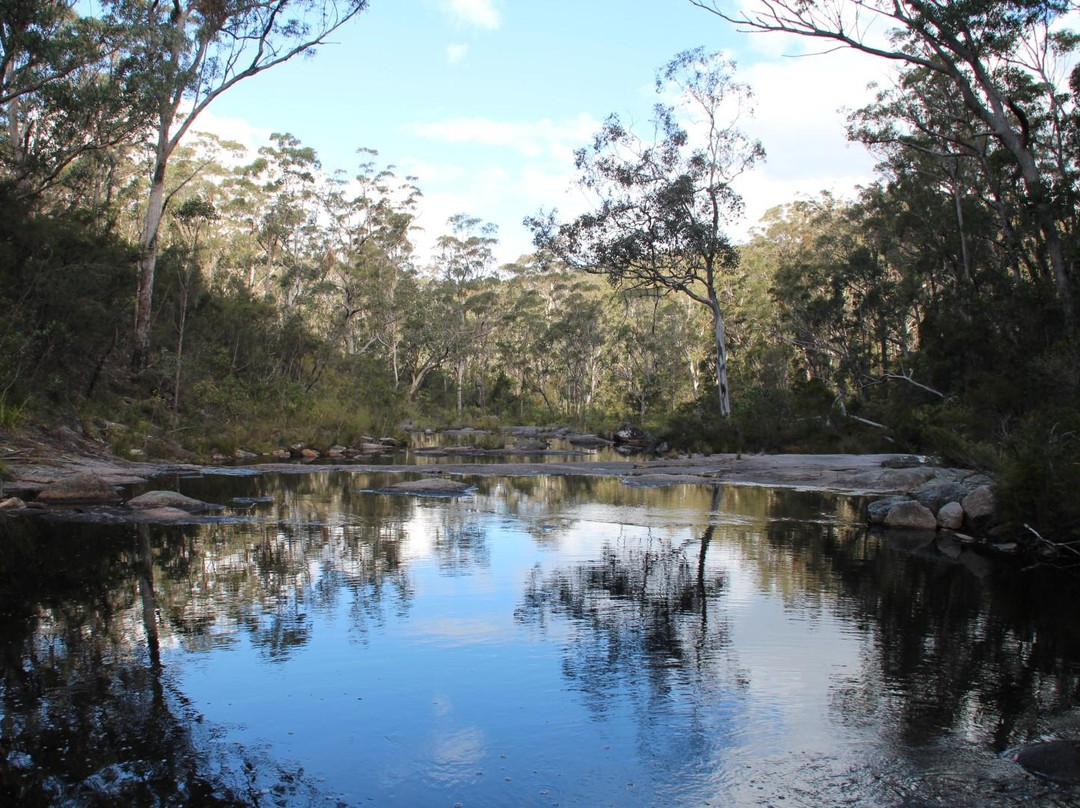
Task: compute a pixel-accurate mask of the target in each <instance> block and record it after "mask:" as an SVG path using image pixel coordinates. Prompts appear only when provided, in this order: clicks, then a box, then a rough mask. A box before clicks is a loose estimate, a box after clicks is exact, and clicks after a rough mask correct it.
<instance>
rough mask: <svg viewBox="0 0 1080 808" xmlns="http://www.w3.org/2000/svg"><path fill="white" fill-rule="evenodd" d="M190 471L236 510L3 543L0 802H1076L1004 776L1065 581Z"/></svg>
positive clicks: (33, 531)
mask: <svg viewBox="0 0 1080 808" xmlns="http://www.w3.org/2000/svg"><path fill="white" fill-rule="evenodd" d="M175 482H176V483H177V485H178V487H180V488H181V489H182V490H183V491H184V493H187V494H188V495H191V496H196V497H199V498H202V499H206V500H209V501H215V502H219V503H222V504H229V505H231V507H232V508H233V509H234V513H236V514H239V515H243V516H244V517H245V519H246V520H247V521H244V522H234V523H228V522H226V523H218V524H208V525H193V526H187V527H184V528H167V529H166V528H147V527H145V526H144V527H134V526H121V527H117V526H112V527H105V526H87V525H69V524H65V525H48V524H43V523H39V522H34V521H16V520H9V519H4V520H2V521H0V643H2V654H3V656H2V663H3V680H2V682H0V688H2V690H0V704H2V709H3V716H2V718H0V799H3V800H4V802H5V804H31V805H33V804H38V805H49V804H65V803H66V804H73V805H99V804H100V805H112V804H116V805H119V804H140V805H142V804H183V803H188V804H224V805H229V804H288V805H295V804H333V803H334V802H335V801H336V800H339V799H340V800H342V801H344V802H345V803H348V804H352V803H355V802H360V801H363V800H366V799H368V798H371V799H373V800H374V801H375V802H376V803H379V804H394V805H413V804H431V802H432V800H436V801H437V802H438V804H442V802H444V801H445V802H446V804H454V802H456V801H459V800H460V801H462V802H464V803H465V804H477V803H479V804H489V805H493V804H521V805H552V804H553V803H554V802H560V801H561V802H562V803H563V804H569V803H571V802H573V801H574V800H577V801H579V802H580V803H581V804H608V803H615V804H620V805H623V804H626V805H649V804H654V803H662V804H673V805H674V804H678V805H708V804H715V805H736V806H738V805H766V804H770V803H776V802H778V801H780V800H784V801H785V802H784V804H787V805H801V806H812V805H821V804H859V805H881V806H889V805H895V804H898V803H900V802H903V801H905V800H908V801H923V802H925V803H928V804H934V805H971V806H974V805H996V806H1018V805H1026V804H1045V805H1068V804H1070V803H1071V802H1075V801H1077V800H1080V794H1077V793H1074V792H1073V791H1072V790H1070V789H1068V788H1062V787H1058V786H1051V785H1047V784H1044V783H1043V782H1041V781H1038V780H1035V779H1034V778H1031V777H1029V776H1027V775H1025V774H1023V773H1022V772H1021V771H1020V770H1019V769H1018V767H1015V766H1012V764H1009V763H1007V762H1006V761H1002V760H1000V759H999V758H998V757H997V754H998V753H999V752H1001V751H1002V750H1004V749H1005V748H1007V747H1009V746H1011V745H1015V744H1017V743H1020V742H1025V741H1028V740H1032V739H1036V738H1039V737H1042V736H1046V735H1061V736H1068V735H1070V734H1071V735H1073V736H1076V735H1080V720H1078V717H1077V709H1076V708H1077V706H1078V704H1077V700H1078V698H1080V666H1078V665H1077V662H1078V660H1080V630H1078V629H1077V627H1076V625H1075V623H1074V622H1073V621H1071V620H1067V619H1062V616H1063V615H1068V614H1071V607H1070V597H1069V591H1070V588H1069V587H1068V586H1065V585H1062V583H1061V582H1060V581H1054V580H1050V579H1049V578H1048V577H1047V576H1046V575H1043V574H1042V573H1038V572H1036V573H1028V574H1024V575H1019V574H1016V573H1015V572H1013V571H1010V570H1007V569H1004V568H1000V567H996V566H994V565H993V564H992V563H990V562H988V561H987V560H986V559H985V558H983V557H981V556H977V555H974V554H973V551H971V550H968V549H964V548H957V547H953V546H950V547H945V546H944V545H942V546H940V547H939V546H938V545H936V544H935V543H934V541H933V539H932V538H931V539H927V538H926V537H923V538H920V539H919V540H918V541H905V540H902V539H901V540H896V539H894V538H889V537H883V536H877V535H874V534H872V533H869V532H867V530H866V529H865V528H864V527H863V526H862V524H861V518H860V512H861V511H860V505H861V503H860V502H859V501H858V500H854V499H850V498H845V497H834V496H822V495H812V494H801V493H795V492H783V491H774V490H768V489H760V488H737V487H715V488H709V487H701V486H699V487H694V486H673V487H670V488H663V489H653V490H649V489H636V488H629V487H626V486H622V485H620V484H619V482H618V480H615V479H612V478H589V477H566V478H558V477H528V478H476V479H474V480H470V482H472V483H474V484H475V485H476V492H475V494H474V495H473V496H471V497H467V498H464V499H454V500H447V499H442V500H424V499H416V498H410V497H396V496H388V495H382V494H374V493H371V489H374V488H378V487H379V486H380V485H381V484H382V482H383V480H382V479H381V477H380V475H362V476H361V475H351V474H349V473H348V472H345V471H342V472H332V473H317V474H292V475H258V476H253V477H230V476H217V477H207V478H202V479H186V480H177V481H175ZM226 665H231V666H234V667H236V672H229V673H226V672H225V668H224V667H221V668H219V667H218V666H226ZM219 670H221V671H222V672H221V673H220V674H218V673H217V672H218V671H219ZM230 670H231V669H230ZM549 671H550V674H549ZM309 672H315V676H314V678H312V675H311V673H309ZM230 677H234V679H235V681H233V680H231V679H230ZM292 677H299V678H292ZM204 680H206V681H210V682H214V685H213V686H214V687H225V688H227V687H233V688H234V692H235V693H236V694H238V697H237V699H236V704H235V705H233V706H231V707H219V706H218V705H217V704H216V703H215V699H214V698H212V697H211V696H212V694H213V692H214V691H213V690H211V691H206V690H205V689H201V688H203V687H204V686H202V685H200V684H199V683H200V682H202V681H204ZM295 682H301V683H302V689H298V685H296V684H295ZM335 688H336V689H337V690H339V691H341V692H331V691H333V690H334V689H335ZM260 690H265V691H266V692H267V694H268V695H267V698H274V699H277V700H278V703H280V704H284V702H285V701H286V700H288V699H292V698H293V697H294V696H295V697H296V701H297V703H295V704H291V705H289V707H288V708H287V709H286V708H285V707H282V709H281V712H282V713H283V715H284V714H285V713H288V715H287V720H288V722H290V723H287V724H286V723H283V722H286V717H280V718H274V717H272V716H269V717H268V716H266V715H264V714H265V712H266V708H265V706H262V705H261V704H255V705H253V706H252V707H250V708H245V707H243V706H241V704H240V701H241V699H240V698H239V695H240V694H243V693H245V692H247V691H251V692H253V693H257V692H259V691H260ZM302 691H303V692H302ZM308 691H310V692H308ZM208 692H209V693H211V696H208V695H207V693H208ZM361 697H362V698H361ZM304 698H306V699H307V700H306V701H302V699H304ZM324 700H325V701H324ZM432 705H434V706H432ZM290 709H291V710H293V712H291V713H289V712H288V710H290ZM245 710H246V711H245ZM237 721H239V722H243V724H244V727H243V731H240V730H238V729H237V728H236V727H235V726H233V722H237ZM275 721H276V722H277V723H275ZM335 722H340V723H341V726H337V725H336V724H335ZM354 724H355V725H356V726H362V727H363V728H364V731H363V733H362V734H358V735H356V737H355V738H353V735H352V733H354V732H355V730H354V729H353V725H354ZM286 725H287V726H288V727H289V728H290V729H289V732H288V733H287V734H288V736H290V737H291V738H292V739H290V740H286V738H285V737H284V736H285V733H284V732H283V731H282V730H281V729H280V727H282V726H286ZM259 727H265V728H264V729H261V730H260V729H259ZM294 730H295V732H296V735H295V736H294V735H293V731H294ZM305 732H308V734H307V735H305ZM301 737H303V738H308V739H309V740H306V741H305V740H300V739H299V738H301ZM350 738H351V739H352V740H350ZM515 753H516V754H515ZM338 758H340V761H339V760H338ZM517 759H520V760H521V761H522V762H521V763H520V764H516V763H515V760H517ZM525 761H527V762H525ZM514 765H520V769H513V766H514ZM313 768H315V769H320V770H321V771H322V772H323V775H324V776H323V777H319V778H316V777H314V776H313V775H312V774H311V772H312V769H313ZM305 769H307V773H306V774H305V771H304V770H305ZM503 769H506V776H505V777H503V776H484V777H481V776H480V774H482V773H484V772H488V773H489V774H496V773H498V772H501V771H502V770H503ZM631 786H632V788H631Z"/></svg>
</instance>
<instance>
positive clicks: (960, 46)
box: [690, 0, 1080, 321]
mask: <svg viewBox="0 0 1080 808" xmlns="http://www.w3.org/2000/svg"><path fill="white" fill-rule="evenodd" d="M690 2H691V3H692V4H693V5H695V6H698V7H700V8H703V9H705V10H707V11H710V12H711V13H713V14H715V15H717V16H718V17H720V18H722V19H724V20H727V21H728V22H731V23H733V24H735V25H736V26H737V27H738V28H740V29H741V30H744V31H751V32H778V33H784V34H794V35H796V36H801V37H806V38H809V39H812V40H814V41H823V42H825V43H832V44H836V45H838V46H841V47H848V48H853V49H855V50H858V51H862V52H864V53H867V54H870V55H873V56H877V57H880V58H882V59H886V60H889V61H891V62H894V63H896V64H898V65H901V66H903V67H905V68H908V69H921V70H924V71H926V73H928V74H932V75H935V76H938V77H940V78H941V79H942V80H943V81H944V82H946V83H947V84H948V85H949V86H951V87H952V88H953V90H954V91H955V93H956V95H957V96H958V98H959V99H960V100H961V101H962V103H963V105H964V106H965V107H966V108H967V110H968V111H969V112H970V114H971V115H972V116H973V117H974V118H975V119H976V120H977V121H979V123H980V125H981V129H982V131H983V132H984V133H985V135H986V136H989V137H992V138H994V139H995V140H996V141H997V142H998V144H1000V146H1001V151H1000V153H1001V155H1002V157H1003V158H1004V159H1006V160H1008V161H1009V163H1010V164H1011V165H1012V166H1013V167H1014V169H1015V171H1016V172H1017V175H1018V177H1019V182H1020V185H1021V187H1022V189H1023V196H1024V202H1025V204H1026V206H1027V207H1028V208H1029V210H1030V212H1031V216H1032V218H1033V220H1034V221H1035V223H1036V224H1037V227H1038V231H1039V236H1040V245H1039V247H1040V249H1039V253H1040V254H1041V255H1045V259H1042V258H1041V257H1040V260H1045V261H1046V263H1047V264H1048V271H1049V273H1050V274H1051V276H1052V278H1053V282H1054V286H1055V289H1056V294H1057V298H1058V301H1059V304H1060V305H1061V307H1062V310H1063V311H1064V312H1065V314H1066V317H1067V318H1068V319H1069V320H1070V321H1071V320H1072V313H1073V307H1074V306H1073V294H1074V290H1073V283H1072V279H1071V274H1072V271H1071V269H1072V264H1073V263H1074V262H1075V260H1076V256H1075V254H1074V250H1075V248H1074V247H1071V245H1070V244H1069V242H1070V235H1071V234H1070V233H1068V232H1067V231H1066V227H1067V226H1068V225H1067V224H1066V221H1067V220H1069V219H1070V218H1071V216H1070V210H1069V203H1070V200H1072V201H1075V183H1076V154H1075V149H1073V150H1072V151H1071V153H1070V152H1066V151H1062V150H1057V149H1055V148H1054V146H1055V143H1054V139H1050V140H1047V139H1046V138H1044V137H1040V135H1039V132H1038V125H1037V120H1038V119H1039V118H1041V117H1045V116H1047V115H1049V116H1050V117H1051V118H1052V120H1053V121H1054V122H1055V124H1056V123H1058V122H1060V123H1062V124H1067V123H1068V122H1069V121H1072V122H1073V123H1072V126H1075V111H1076V100H1077V99H1076V95H1075V92H1074V93H1073V94H1072V95H1071V96H1070V95H1069V94H1067V93H1062V92H1061V90H1062V89H1063V88H1062V87H1060V86H1059V84H1060V82H1059V81H1058V80H1057V79H1056V75H1055V70H1056V69H1059V68H1060V65H1061V64H1062V59H1063V58H1065V59H1067V58H1068V56H1069V54H1070V52H1072V51H1074V50H1075V49H1076V47H1077V44H1078V42H1080V40H1078V39H1077V37H1076V36H1075V35H1074V34H1073V33H1072V32H1069V31H1066V30H1059V28H1058V26H1059V23H1060V21H1061V19H1062V18H1063V17H1064V16H1065V15H1066V14H1067V13H1068V12H1070V11H1072V10H1075V9H1076V3H1075V2H1069V0H1004V1H1003V0H963V1H962V2H947V1H946V0H896V1H895V2H894V0H825V2H805V1H804V0H756V2H754V3H751V4H749V5H745V6H741V7H740V9H739V10H738V11H735V10H732V11H728V10H725V8H724V7H722V5H721V4H720V3H719V2H716V1H715V0H690ZM882 26H884V27H885V28H887V29H888V31H889V36H888V38H882V37H881V36H880V31H881V27H882ZM1055 63H1056V64H1057V65H1058V68H1055ZM1076 79H1077V76H1076V74H1075V72H1074V74H1073V81H1074V83H1076ZM1059 129H1060V127H1059ZM1055 137H1057V138H1058V140H1057V142H1059V143H1062V142H1065V140H1067V139H1068V138H1067V137H1063V136H1061V135H1056V136H1055ZM1055 151H1056V152H1057V154H1058V155H1060V157H1061V158H1062V159H1064V160H1065V163H1066V164H1064V165H1063V164H1062V163H1061V162H1060V161H1056V160H1055V159H1052V158H1053V157H1054V156H1055V154H1054V153H1055ZM1048 158H1050V159H1048ZM1066 186H1069V187H1066ZM1073 207H1075V205H1073Z"/></svg>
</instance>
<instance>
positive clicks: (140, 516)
mask: <svg viewBox="0 0 1080 808" xmlns="http://www.w3.org/2000/svg"><path fill="white" fill-rule="evenodd" d="M193 519H195V520H198V517H193V516H192V515H191V513H190V512H189V511H185V510H183V509H181V508H142V509H139V510H136V511H135V513H134V514H133V515H132V518H131V521H133V522H143V523H146V522H150V523H152V524H171V523H174V522H191V521H192V520H193Z"/></svg>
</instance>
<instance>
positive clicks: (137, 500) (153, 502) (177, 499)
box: [127, 491, 221, 511]
mask: <svg viewBox="0 0 1080 808" xmlns="http://www.w3.org/2000/svg"><path fill="white" fill-rule="evenodd" d="M127 504H128V506H129V507H132V508H136V509H143V508H179V509H180V510H183V511H209V510H216V509H218V508H220V507H221V506H220V505H211V504H210V503H209V502H203V501H202V500H200V499H192V498H191V497H186V496H184V495H183V494H180V493H177V492H176V491H147V492H146V493H145V494H140V495H139V496H137V497H134V498H132V499H129V500H128V502H127Z"/></svg>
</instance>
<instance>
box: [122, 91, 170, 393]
mask: <svg viewBox="0 0 1080 808" xmlns="http://www.w3.org/2000/svg"><path fill="white" fill-rule="evenodd" d="M173 114H174V113H173V111H172V110H166V111H164V112H162V114H161V119H160V121H159V123H158V142H157V148H156V150H155V153H154V173H153V176H152V178H151V180H150V197H149V199H148V200H147V203H146V217H145V219H144V220H143V229H142V234H141V235H140V236H139V251H140V255H139V281H138V289H137V292H136V298H135V345H134V347H133V349H132V353H131V369H132V370H133V371H135V372H136V373H141V372H142V371H144V370H146V369H147V368H148V367H149V366H150V321H151V316H152V312H153V295H154V273H155V271H156V269H157V248H158V233H159V232H160V230H161V219H162V216H163V215H164V214H165V169H166V167H167V166H168V163H169V156H170V155H171V154H172V149H173V147H172V144H171V143H170V141H169V130H170V129H171V128H172V120H173Z"/></svg>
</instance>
